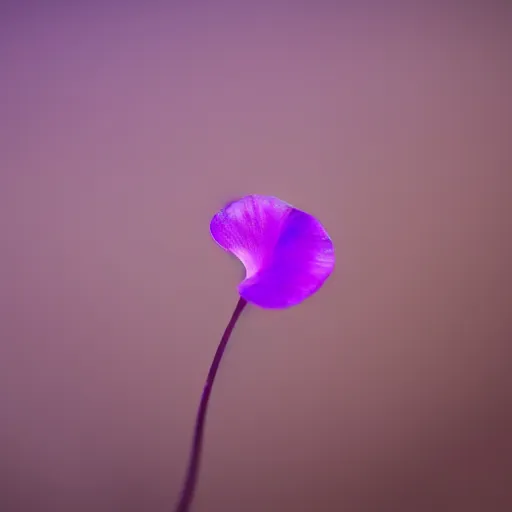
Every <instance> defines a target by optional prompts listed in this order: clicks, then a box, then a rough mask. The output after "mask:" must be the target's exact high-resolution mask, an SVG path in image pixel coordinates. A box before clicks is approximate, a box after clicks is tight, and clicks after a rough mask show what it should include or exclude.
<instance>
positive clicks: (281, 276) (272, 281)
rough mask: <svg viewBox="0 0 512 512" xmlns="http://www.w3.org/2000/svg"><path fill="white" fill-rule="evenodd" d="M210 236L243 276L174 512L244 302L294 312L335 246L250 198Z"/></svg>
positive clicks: (182, 506)
mask: <svg viewBox="0 0 512 512" xmlns="http://www.w3.org/2000/svg"><path fill="white" fill-rule="evenodd" d="M210 232H211V234H212V237H213V238H214V240H215V241H216V242H217V243H218V244H219V245H220V246H221V247H222V248H223V249H225V250H226V251H228V252H230V253H232V254H234V255H235V256H236V257H237V258H238V259H239V260H240V261H241V262H242V263H243V265H244V267H245V270H246V276H245V279H244V280H243V281H242V282H241V283H240V285H239V286H238V291H239V293H240V299H239V300H238V304H237V306H236V308H235V311H234V312H233V315H232V317H231V320H230V321H229V324H228V326H227V327H226V330H225V331H224V334H223V336H222V339H221V341H220V343H219V346H218V348H217V352H216V353H215V357H214V358H213V362H212V365H211V366H210V371H209V372H208V376H207V378H206V384H205V386H204V390H203V395H202V397H201V402H200V404H199V410H198V413H197V419H196V425H195V430H194V440H193V443H192V450H191V454H190V462H189V466H188V470H187V476H186V480H185V483H184V485H183V490H182V493H181V497H180V501H179V503H178V505H177V508H176V511H177V512H187V511H188V510H189V508H190V504H191V503H192V499H193V496H194V491H195V487H196V483H197V475H198V470H199V460H200V455H201V447H202V442H203V433H204V426H205V421H206V411H207V408H208V402H209V399H210V395H211V391H212V387H213V382H214V380H215V375H216V374H217V370H218V368H219V365H220V361H221V359H222V355H223V353H224V350H225V348H226V345H227V343H228V340H229V337H230V336H231V332H232V331H233V328H234V327H235V324H236V322H237V320H238V318H239V316H240V314H241V313H242V311H243V309H244V308H245V306H246V305H247V302H252V303H253V304H256V305H257V306H260V307H262V308H287V307H290V306H295V305H296V304H299V303H300V302H302V301H303V300H304V299H306V298H308V297H309V296H310V295H312V294H313V293H315V292H316V291H317V290H318V289H319V288H320V287H321V286H322V285H323V283H324V282H325V280H326V279H327V278H328V277H329V275H330V274H331V272H332V270H333V268H334V246H333V243H332V241H331V239H330V238H329V235H328V234H327V231H325V229H324V227H323V226H322V225H321V224H320V222H319V221H318V220H317V219H315V217H313V216H312V215H310V214H308V213H305V212H303V211H301V210H298V209H297V208H294V207H293V206H291V205H289V204H288V203H285V202H284V201H281V200H280V199H277V198H276V197H270V196H257V195H251V196H246V197H244V198H242V199H239V200H238V201H233V202H231V203H229V204H227V205H226V206H225V207H224V208H223V209H222V210H221V211H220V212H218V213H217V214H216V215H215V216H214V217H213V219H212V221H211V223H210Z"/></svg>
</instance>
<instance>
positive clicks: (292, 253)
mask: <svg viewBox="0 0 512 512" xmlns="http://www.w3.org/2000/svg"><path fill="white" fill-rule="evenodd" d="M210 231H211V234H212V237H213V239H214V240H215V241H216V242H217V243H218V244H219V245H220V246H221V247H222V248H223V249H225V250H226V251H229V252H231V253H232V254H234V255H235V256H236V257H237V258H238V259H239V260H240V261H241V262H242V263H243V265H244V267H245V269H246V277H245V279H244V280H243V281H242V282H241V283H240V285H239V286H238V290H239V292H240V295H241V296H242V297H244V298H245V299H246V300H248V301H249V302H252V303H253V304H256V305H258V306H260V307H263V308H286V307H290V306H294V305H296V304H299V303H300V302H302V301H303V300H304V299H306V298H307V297H309V296H310V295H312V294H313V293H315V292H316V291H317V290H318V289H319V288H320V287H321V286H322V284H323V283H324V281H325V280H326V279H327V278H328V277H329V275H330V274H331V272H332V271H333V268H334V246H333V243H332V240H331V239H330V238H329V235H328V234H327V231H326V230H325V229H324V227H323V226H322V225H321V224H320V222H319V221H318V220H317V219H315V217H313V216H312V215H310V214H308V213H305V212H303V211H301V210H298V209H297V208H294V207H293V206H291V205H290V204H288V203H285V202H284V201H281V200H280V199H277V198H276V197H269V196H258V195H250V196H246V197H244V198H242V199H239V200H238V201H233V202H231V203H229V204H228V205H226V207H225V208H223V209H222V210H221V211H220V212H218V213H217V214H216V215H215V216H214V217H213V219H212V221H211V224H210Z"/></svg>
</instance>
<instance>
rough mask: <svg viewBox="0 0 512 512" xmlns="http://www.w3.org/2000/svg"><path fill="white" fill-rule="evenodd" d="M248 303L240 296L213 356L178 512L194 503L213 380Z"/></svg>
mask: <svg viewBox="0 0 512 512" xmlns="http://www.w3.org/2000/svg"><path fill="white" fill-rule="evenodd" d="M246 305H247V301H246V300H245V299H244V298H242V297H240V300H239V301H238V303H237V305H236V308H235V311H233V315H232V317H231V320H230V321H229V323H228V326H227V327H226V330H225V331H224V334H223V335H222V339H221V340H220V343H219V346H218V347H217V352H215V357H214V358H213V361H212V364H211V366H210V371H209V372H208V377H207V378H206V383H205V385H204V389H203V394H202V396H201V402H200V404H199V410H198V412H197V418H196V426H195V430H194V440H193V443H192V450H191V453H190V462H189V465H188V470H187V477H186V480H185V483H184V485H183V490H182V493H181V498H180V501H179V503H178V506H177V507H176V512H188V510H189V508H190V504H191V503H192V499H193V497H194V491H195V487H196V483H197V474H198V470H199V460H200V458H201V447H202V444H203V434H204V425H205V419H206V411H207V409H208V402H209V400H210V395H211V392H212V387H213V381H214V380H215V375H217V370H218V369H219V364H220V361H221V359H222V355H223V354H224V350H225V349H226V345H227V344H228V341H229V337H230V336H231V333H232V332H233V328H234V327H235V324H236V322H237V320H238V318H239V316H240V314H241V313H242V311H243V310H244V308H245V306H246Z"/></svg>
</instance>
